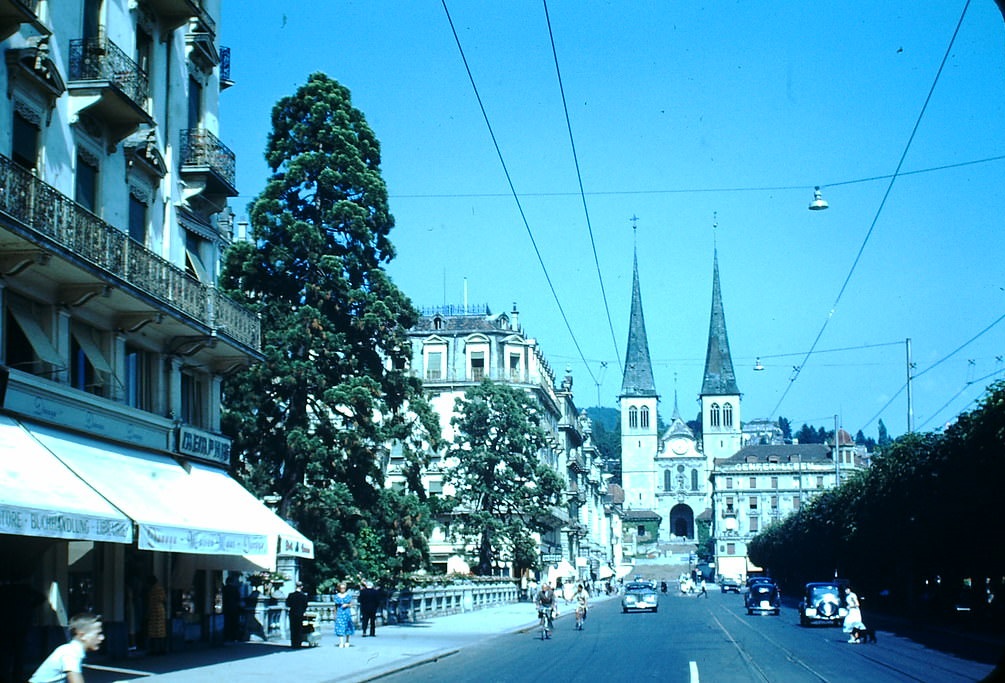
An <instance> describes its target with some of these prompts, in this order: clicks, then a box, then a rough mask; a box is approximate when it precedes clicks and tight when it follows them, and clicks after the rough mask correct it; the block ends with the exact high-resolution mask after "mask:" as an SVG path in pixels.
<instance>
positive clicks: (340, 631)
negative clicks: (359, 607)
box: [332, 581, 356, 647]
mask: <svg viewBox="0 0 1005 683" xmlns="http://www.w3.org/2000/svg"><path fill="white" fill-rule="evenodd" d="M332 602H334V603H335V635H336V636H338V647H349V636H351V635H352V634H353V633H355V632H356V626H355V624H353V622H352V605H353V599H352V594H351V593H350V592H349V586H348V584H346V582H345V581H342V582H341V583H339V585H338V592H337V593H335V597H334V598H333V599H332Z"/></svg>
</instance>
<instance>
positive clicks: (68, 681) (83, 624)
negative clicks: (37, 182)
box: [28, 614, 105, 683]
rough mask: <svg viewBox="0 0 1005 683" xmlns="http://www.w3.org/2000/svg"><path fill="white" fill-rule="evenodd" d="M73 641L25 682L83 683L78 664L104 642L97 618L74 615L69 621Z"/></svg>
mask: <svg viewBox="0 0 1005 683" xmlns="http://www.w3.org/2000/svg"><path fill="white" fill-rule="evenodd" d="M69 626H70V633H72V634H73V639H72V640H70V642H69V643H66V644H65V645H60V646H59V647H57V648H56V649H55V650H53V651H52V654H50V655H49V656H48V657H46V658H45V661H44V662H42V664H41V665H40V666H39V667H38V669H37V670H36V671H35V673H34V674H32V676H31V678H30V679H28V681H29V683H84V674H83V673H82V672H81V664H82V662H83V661H84V657H85V656H86V655H87V653H88V652H94V651H95V650H97V649H98V648H99V647H101V643H102V642H104V640H105V634H104V633H103V632H102V631H101V617H98V616H95V615H93V614H78V615H76V616H74V617H72V618H71V619H70V624H69Z"/></svg>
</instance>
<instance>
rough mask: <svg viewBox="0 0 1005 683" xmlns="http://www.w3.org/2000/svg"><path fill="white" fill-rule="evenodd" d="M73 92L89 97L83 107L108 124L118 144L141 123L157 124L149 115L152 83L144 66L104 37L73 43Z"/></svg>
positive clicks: (71, 52) (71, 79)
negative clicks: (148, 102)
mask: <svg viewBox="0 0 1005 683" xmlns="http://www.w3.org/2000/svg"><path fill="white" fill-rule="evenodd" d="M68 86H69V90H70V92H71V93H72V94H73V95H77V96H84V97H89V98H90V99H91V101H90V102H88V103H87V104H85V106H83V107H81V110H87V111H88V113H90V114H92V115H93V116H94V117H95V118H97V119H99V120H100V121H103V122H104V123H105V124H107V125H108V127H109V129H110V130H111V132H112V137H113V139H114V141H115V142H118V141H120V140H122V139H123V138H125V137H126V136H128V135H130V134H131V133H132V132H133V131H134V130H136V128H137V127H138V126H139V125H140V124H141V123H146V124H153V118H152V117H151V116H150V114H149V113H147V110H146V107H147V98H148V97H149V94H150V83H149V81H148V79H147V75H146V74H145V73H143V71H142V70H141V69H140V67H139V66H138V65H137V64H136V62H134V61H133V60H131V59H130V58H129V57H127V56H126V53H125V52H123V51H122V50H121V49H120V48H119V47H118V46H117V45H116V44H115V43H113V42H112V41H110V40H108V38H106V37H104V36H95V37H93V38H80V39H77V40H71V41H70V78H69V84H68Z"/></svg>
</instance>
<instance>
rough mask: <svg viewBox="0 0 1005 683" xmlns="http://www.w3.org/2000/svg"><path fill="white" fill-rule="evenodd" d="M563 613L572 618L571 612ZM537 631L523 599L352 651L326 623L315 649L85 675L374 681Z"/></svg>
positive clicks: (266, 648) (104, 668) (236, 646)
mask: <svg viewBox="0 0 1005 683" xmlns="http://www.w3.org/2000/svg"><path fill="white" fill-rule="evenodd" d="M596 599H598V600H599V599H603V598H596ZM562 612H563V614H564V615H565V616H566V618H568V615H569V614H570V612H571V610H570V609H564V610H562ZM536 626H537V613H536V611H535V609H534V604H533V603H531V602H518V603H511V604H508V605H499V606H496V607H486V608H483V609H479V610H475V611H472V612H464V613H460V614H451V615H446V616H441V617H433V618H430V619H426V620H422V621H419V622H415V623H407V624H395V625H388V626H379V627H378V628H377V635H376V637H373V638H370V637H366V638H363V637H361V636H362V634H361V633H360V632H359V631H357V632H356V634H355V635H354V636H352V638H351V640H350V642H351V646H350V647H348V648H339V647H336V645H337V643H338V638H337V637H336V636H335V635H334V633H333V632H332V630H331V625H328V626H327V628H326V629H325V631H324V633H323V635H322V639H321V643H320V645H318V646H317V647H304V648H301V649H299V650H293V649H291V648H290V647H289V642H285V643H279V642H269V643H257V642H256V643H250V642H249V643H232V644H227V645H223V646H218V647H208V648H204V649H197V650H193V651H191V652H182V653H172V654H168V655H163V656H145V657H141V658H135V659H129V660H123V661H116V662H110V663H109V664H107V665H105V664H100V665H99V664H97V663H94V664H86V663H85V670H84V678H85V680H86V681H87V683H118V682H119V681H151V682H153V683H201V682H203V681H206V682H210V681H212V682H214V683H224V682H225V681H227V680H228V679H230V680H239V681H242V682H243V681H268V683H282V682H284V681H295V682H296V683H350V682H357V681H371V680H374V679H377V678H380V677H382V676H386V675H388V674H391V673H396V672H399V671H404V670H406V669H409V668H411V667H414V666H418V665H420V664H424V663H426V662H432V661H436V660H437V659H441V658H443V657H448V656H450V655H452V654H455V653H456V652H458V651H459V650H460V649H461V648H463V647H466V646H468V645H471V644H474V643H479V642H482V641H485V640H487V639H489V638H492V637H494V636H497V635H500V634H504V633H512V632H516V631H522V630H526V629H530V628H534V627H536Z"/></svg>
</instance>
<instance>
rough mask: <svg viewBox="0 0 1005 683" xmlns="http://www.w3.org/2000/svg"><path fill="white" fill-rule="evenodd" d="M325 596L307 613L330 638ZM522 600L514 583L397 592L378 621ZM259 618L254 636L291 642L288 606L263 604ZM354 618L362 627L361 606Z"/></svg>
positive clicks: (331, 617) (331, 610)
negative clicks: (289, 640)
mask: <svg viewBox="0 0 1005 683" xmlns="http://www.w3.org/2000/svg"><path fill="white" fill-rule="evenodd" d="M321 597H322V599H321V600H312V601H311V602H310V603H309V604H308V607H307V612H308V614H314V615H316V617H315V620H314V624H315V628H319V629H320V630H321V631H322V632H323V633H328V634H329V635H330V634H331V632H332V628H333V626H334V623H335V603H333V602H331V601H330V599H329V598H328V596H321ZM518 599H519V587H518V586H517V584H515V583H513V582H510V581H500V582H499V583H467V584H465V583H461V584H452V585H449V586H428V587H423V588H410V589H407V590H396V591H393V592H391V593H390V595H388V596H387V598H386V600H385V601H384V604H383V605H382V606H381V609H380V610H379V611H378V612H377V620H378V622H379V623H381V624H384V625H386V624H399V623H407V622H416V621H421V620H423V619H429V618H431V617H440V616H445V615H448V614H458V613H460V612H471V611H474V610H478V609H482V608H484V607H491V606H493V605H504V604H509V603H513V602H517V600H518ZM255 618H256V620H257V622H258V624H259V625H260V627H261V628H260V629H253V630H252V634H254V635H257V636H258V637H259V638H262V637H263V636H264V638H265V639H267V640H288V639H289V626H290V624H289V615H288V612H287V609H286V606H285V605H282V604H279V605H271V606H269V605H265V604H263V603H259V605H258V607H257V609H256V611H255ZM353 618H354V620H355V622H356V625H357V628H358V627H359V624H360V617H359V607H358V606H356V607H355V609H354V614H353ZM256 631H257V633H256Z"/></svg>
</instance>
